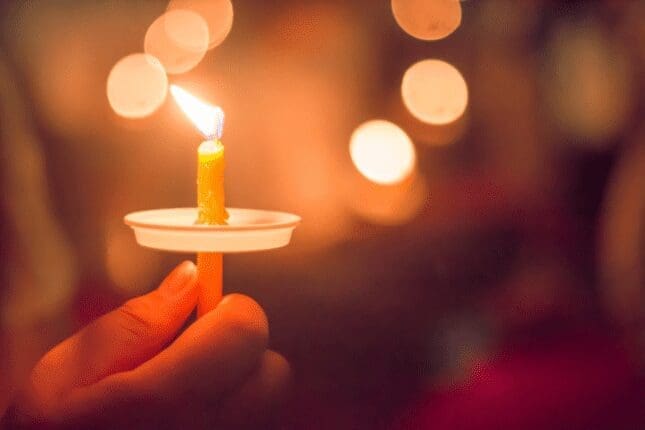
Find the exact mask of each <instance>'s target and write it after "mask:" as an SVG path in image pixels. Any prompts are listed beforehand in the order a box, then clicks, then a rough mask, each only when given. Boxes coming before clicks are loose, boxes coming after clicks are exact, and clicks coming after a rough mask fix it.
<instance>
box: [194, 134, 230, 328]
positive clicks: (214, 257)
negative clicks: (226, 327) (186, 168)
mask: <svg viewBox="0 0 645 430" xmlns="http://www.w3.org/2000/svg"><path fill="white" fill-rule="evenodd" d="M197 162H198V168H197V207H198V209H199V213H198V219H197V222H198V223H199V224H226V220H227V219H228V214H227V213H226V209H225V206H224V146H223V145H222V144H221V143H220V142H219V141H217V142H214V141H206V142H203V143H202V144H201V145H200V147H199V150H198V160H197ZM222 275H223V256H222V254H220V253H199V254H197V283H198V287H199V297H198V301H197V316H198V317H200V316H202V315H204V314H205V313H207V312H208V311H210V310H212V309H214V308H215V306H217V303H219V301H220V299H221V298H222Z"/></svg>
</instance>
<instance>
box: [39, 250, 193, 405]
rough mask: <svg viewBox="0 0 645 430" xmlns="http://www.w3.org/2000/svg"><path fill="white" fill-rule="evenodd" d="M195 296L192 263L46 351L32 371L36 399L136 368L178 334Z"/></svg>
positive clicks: (48, 398) (53, 396)
mask: <svg viewBox="0 0 645 430" xmlns="http://www.w3.org/2000/svg"><path fill="white" fill-rule="evenodd" d="M196 300H197V288H196V274H195V265H194V264H193V263H191V262H189V261H187V262H184V263H182V264H180V265H179V266H178V267H177V268H176V269H175V270H173V272H172V273H171V274H170V275H168V277H167V278H166V279H165V280H164V281H163V282H162V283H161V285H160V286H159V288H157V289H156V290H154V291H152V292H151V293H149V294H146V295H144V296H140V297H136V298H134V299H132V300H129V301H128V302H126V303H125V304H124V305H123V306H121V307H120V308H118V309H116V310H114V311H112V312H110V313H108V314H106V315H104V316H102V317H101V318H99V319H97V320H96V321H94V322H92V323H91V324H90V325H88V326H87V327H85V328H84V329H82V330H81V331H79V332H78V333H77V334H75V335H74V336H72V337H70V338H68V339H67V340H65V341H63V342H62V343H61V344H59V345H58V346H56V347H54V348H53V349H52V350H51V351H50V352H49V353H47V354H46V355H45V356H44V357H43V359H42V360H41V361H40V362H39V363H38V364H37V365H36V367H35V368H34V370H33V372H32V375H31V385H32V388H33V390H32V391H33V392H32V394H33V397H34V398H35V399H36V400H37V401H39V402H44V403H49V402H50V401H52V400H55V399H57V398H59V397H60V396H62V395H64V394H65V393H67V392H68V391H70V390H71V389H72V388H75V387H81V386H87V385H90V384H93V383H95V382H96V381H99V380H100V379H102V378H104V377H105V376H107V375H110V374H113V373H116V372H122V371H125V370H130V369H133V368H135V367H136V366H138V365H139V364H141V363H143V362H144V361H146V360H148V359H149V358H151V357H152V356H154V355H155V354H157V353H158V352H159V351H160V350H161V349H163V348H164V346H166V345H167V344H168V343H169V342H170V341H171V340H172V339H173V338H174V337H175V336H176V334H177V331H178V330H179V329H180V328H181V327H182V324H183V323H184V321H185V320H186V319H187V318H188V316H189V315H190V313H191V311H192V310H193V309H194V307H195V304H196Z"/></svg>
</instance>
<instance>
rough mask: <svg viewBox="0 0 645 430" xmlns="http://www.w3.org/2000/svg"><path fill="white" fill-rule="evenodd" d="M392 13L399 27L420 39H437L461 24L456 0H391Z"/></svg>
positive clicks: (459, 4)
mask: <svg viewBox="0 0 645 430" xmlns="http://www.w3.org/2000/svg"><path fill="white" fill-rule="evenodd" d="M392 13H393V14H394V19H396V22H397V23H398V24H399V25H400V26H401V28H402V29H403V30H404V31H405V32H406V33H408V34H409V35H410V36H412V37H416V38H417V39H421V40H439V39H443V38H444V37H446V36H448V35H450V34H451V33H452V32H453V31H455V30H456V29H457V27H459V24H461V3H460V2H459V1H458V0H392Z"/></svg>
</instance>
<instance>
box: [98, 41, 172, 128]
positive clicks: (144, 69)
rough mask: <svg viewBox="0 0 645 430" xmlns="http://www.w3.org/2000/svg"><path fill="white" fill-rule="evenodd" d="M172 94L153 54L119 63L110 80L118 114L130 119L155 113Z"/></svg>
mask: <svg viewBox="0 0 645 430" xmlns="http://www.w3.org/2000/svg"><path fill="white" fill-rule="evenodd" d="M167 93H168V77H167V76H166V71H165V70H164V68H163V66H162V65H161V63H160V62H159V60H157V59H156V58H155V57H153V56H152V55H149V54H144V53H138V54H131V55H128V56H127V57H124V58H122V59H121V60H119V61H118V62H117V63H116V64H115V65H114V67H112V70H111V71H110V74H109V76H108V80H107V97H108V101H109V102H110V106H111V107H112V109H114V111H115V112H116V113H117V114H118V115H121V116H123V117H126V118H143V117H146V116H148V115H151V114H152V113H154V112H155V111H156V110H157V109H158V108H159V106H161V104H162V103H163V101H164V100H165V98H166V94H167Z"/></svg>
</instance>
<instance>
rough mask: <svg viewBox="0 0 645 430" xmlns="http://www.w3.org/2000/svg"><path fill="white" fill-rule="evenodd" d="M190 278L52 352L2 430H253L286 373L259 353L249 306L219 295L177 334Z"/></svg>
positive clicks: (190, 295) (262, 330)
mask: <svg viewBox="0 0 645 430" xmlns="http://www.w3.org/2000/svg"><path fill="white" fill-rule="evenodd" d="M196 302H197V285H196V270H195V266H194V264H193V263H191V262H184V263H182V264H181V265H179V266H178V267H177V268H176V269H175V270H174V271H173V272H172V273H171V274H170V275H169V276H168V277H167V278H166V279H165V280H164V281H163V282H162V283H161V285H160V286H159V288H158V289H156V290H154V291H152V292H151V293H149V294H146V295H144V296H140V297H136V298H134V299H132V300H130V301H128V302H126V303H125V304H124V305H123V306H121V307H120V308H118V309H117V310H115V311H112V312H110V313H108V314H106V315H104V316H102V317H101V318H99V319H97V320H96V321H94V322H92V323H91V324H89V325H88V326H87V327H85V328H83V329H82V330H81V331H79V332H78V333H76V334H75V335H73V336H72V337H70V338H68V339H66V340H64V341H63V342H62V343H60V344H59V345H57V346H56V347H54V348H53V349H52V350H51V351H49V352H48V353H47V354H45V356H44V357H43V358H42V359H41V360H40V362H39V363H38V364H37V365H36V367H35V368H34V369H33V371H32V374H31V376H30V380H29V383H28V386H27V387H26V388H25V389H24V391H23V392H22V393H21V394H20V395H19V396H18V397H17V399H16V401H15V402H14V404H13V405H12V406H11V407H10V408H9V410H8V412H7V414H6V415H5V417H4V419H3V421H2V423H3V424H4V425H5V426H7V428H43V427H45V428H117V427H120V428H191V429H192V428H209V429H213V428H231V427H232V428H238V427H244V426H245V425H248V426H252V427H253V428H260V427H262V426H263V425H264V424H263V423H265V422H266V420H268V419H269V417H270V415H271V410H272V409H274V407H275V406H276V403H277V401H278V399H279V398H280V397H281V395H282V394H283V393H284V390H285V388H286V382H287V380H288V377H289V365H288V364H287V362H286V360H285V359H284V358H282V356H280V355H279V354H277V353H275V352H273V351H269V350H267V349H266V346H267V340H268V324H267V320H266V316H265V314H264V312H263V310H262V308H261V307H260V306H259V305H258V304H257V303H256V302H255V301H253V300H252V299H250V298H248V297H246V296H243V295H239V294H233V295H229V296H226V297H225V298H224V299H223V300H222V301H221V303H220V304H219V305H218V306H217V308H215V309H214V310H213V311H211V312H209V313H207V314H206V315H204V316H203V317H201V318H200V319H198V320H197V321H195V322H194V323H192V324H191V325H190V326H188V328H186V330H185V331H183V332H182V331H181V329H182V327H183V326H184V324H185V322H186V320H187V319H188V317H189V316H190V314H191V312H192V311H193V309H194V308H195V304H196Z"/></svg>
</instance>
